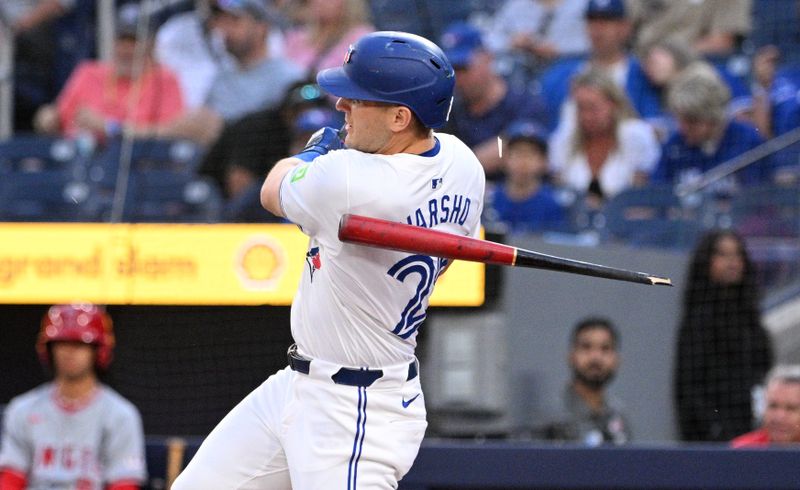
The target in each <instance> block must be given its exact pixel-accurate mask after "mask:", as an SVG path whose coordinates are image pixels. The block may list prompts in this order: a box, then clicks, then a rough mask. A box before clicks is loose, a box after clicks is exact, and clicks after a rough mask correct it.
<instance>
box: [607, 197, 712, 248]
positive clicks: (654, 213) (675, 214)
mask: <svg viewBox="0 0 800 490" xmlns="http://www.w3.org/2000/svg"><path fill="white" fill-rule="evenodd" d="M602 212H603V215H604V217H605V230H604V233H605V239H606V240H608V241H612V242H622V243H627V244H628V245H632V246H637V247H656V248H672V249H687V248H689V247H691V246H692V245H693V244H694V242H695V239H696V238H697V236H698V234H699V233H700V225H699V224H698V223H697V222H696V221H695V220H693V219H691V218H690V217H689V216H687V215H686V212H685V210H684V208H683V207H682V205H681V201H680V199H679V198H678V196H676V195H675V193H674V192H673V189H672V187H670V186H649V187H642V188H631V189H627V190H624V191H622V192H621V193H619V194H617V195H616V196H614V197H613V198H611V199H610V200H609V201H608V202H607V203H606V204H605V205H604V207H603V210H602Z"/></svg>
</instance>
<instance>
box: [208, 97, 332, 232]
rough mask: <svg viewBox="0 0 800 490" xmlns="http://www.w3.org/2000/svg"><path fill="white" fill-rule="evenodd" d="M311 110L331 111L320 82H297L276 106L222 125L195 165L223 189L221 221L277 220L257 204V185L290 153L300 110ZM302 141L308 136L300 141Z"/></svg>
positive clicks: (258, 198)
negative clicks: (214, 139)
mask: <svg viewBox="0 0 800 490" xmlns="http://www.w3.org/2000/svg"><path fill="white" fill-rule="evenodd" d="M312 109H315V110H323V111H324V110H327V111H332V109H331V107H330V105H329V99H328V98H327V97H325V96H324V95H323V94H322V91H321V90H320V88H319V86H317V85H316V84H307V83H302V82H301V83H297V84H295V85H294V86H293V88H292V89H291V90H289V93H288V95H287V96H286V98H285V99H284V101H283V103H282V104H281V106H280V107H279V108H277V109H267V110H263V111H257V112H254V113H251V114H248V115H247V116H245V117H243V118H242V119H240V120H238V121H236V122H234V123H232V124H229V125H228V126H226V127H225V129H224V130H223V131H222V134H221V135H220V137H219V139H217V141H215V142H214V144H213V145H212V146H211V147H210V148H209V150H208V152H207V153H206V155H205V158H204V159H203V162H202V164H201V166H200V172H201V173H203V174H205V175H208V176H210V177H212V178H213V179H214V180H215V181H217V183H218V184H219V186H220V188H221V189H222V190H223V195H224V196H225V199H226V206H225V212H224V216H223V219H224V220H225V221H232V222H263V221H277V218H276V217H274V216H272V215H270V214H269V213H268V212H266V211H264V208H263V207H262V206H261V202H260V196H259V194H260V189H261V184H263V181H264V175H266V174H267V173H268V172H269V170H270V169H271V168H272V165H273V164H274V163H275V162H276V161H278V160H279V159H280V158H281V157H282V156H283V155H286V154H289V151H290V147H291V145H292V144H293V142H294V141H296V138H297V136H296V135H295V133H294V129H295V127H296V124H297V122H298V118H299V117H300V115H301V114H303V113H304V112H305V111H308V110H312ZM335 121H336V122H335V123H334V125H335V126H336V127H338V126H340V125H341V122H340V121H341V119H340V118H339V117H337V118H336V119H335ZM323 122H327V121H323ZM304 128H305V129H308V128H307V126H305V127H304ZM307 141H308V137H306V139H304V140H303V141H302V143H300V144H301V145H302V146H305V144H306V142H307Z"/></svg>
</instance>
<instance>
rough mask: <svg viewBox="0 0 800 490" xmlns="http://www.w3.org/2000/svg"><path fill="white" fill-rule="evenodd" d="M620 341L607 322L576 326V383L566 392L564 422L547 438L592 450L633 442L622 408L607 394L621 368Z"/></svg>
mask: <svg viewBox="0 0 800 490" xmlns="http://www.w3.org/2000/svg"><path fill="white" fill-rule="evenodd" d="M618 339H619V335H618V334H617V331H616V328H615V327H614V325H613V324H612V323H611V321H610V320H608V319H605V318H586V319H585V320H582V321H581V322H579V323H578V324H577V325H576V326H575V329H574V330H573V333H572V341H571V347H570V353H569V365H570V367H571V368H572V380H571V381H570V383H569V384H568V385H567V387H566V389H565V391H564V398H563V403H564V406H563V412H562V415H561V418H560V420H558V421H557V422H555V423H553V424H551V425H550V426H549V427H548V428H547V431H546V436H547V438H549V439H556V440H566V441H577V442H582V443H584V444H586V445H589V446H597V445H600V444H603V443H610V444H623V443H626V442H628V441H630V439H631V434H630V427H629V425H628V422H627V420H626V418H625V415H624V414H623V413H622V404H621V402H620V401H619V400H617V399H616V398H614V397H613V396H610V395H609V394H608V393H607V392H606V387H607V386H608V384H609V383H610V382H611V380H612V379H613V378H614V375H615V374H616V372H617V368H618V367H619V353H618V350H617V349H618V344H619V341H618Z"/></svg>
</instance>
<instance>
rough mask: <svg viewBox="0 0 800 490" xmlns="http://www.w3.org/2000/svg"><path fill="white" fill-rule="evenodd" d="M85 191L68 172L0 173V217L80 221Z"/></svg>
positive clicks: (26, 219) (20, 219) (12, 219)
mask: <svg viewBox="0 0 800 490" xmlns="http://www.w3.org/2000/svg"><path fill="white" fill-rule="evenodd" d="M88 194H89V188H88V186H87V185H86V184H85V183H83V182H79V181H75V180H74V179H73V177H72V175H71V173H69V172H64V171H41V172H7V173H0V221H51V222H52V221H80V220H81V219H82V218H83V203H84V202H85V201H86V199H87V197H88Z"/></svg>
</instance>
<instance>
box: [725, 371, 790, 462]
mask: <svg viewBox="0 0 800 490" xmlns="http://www.w3.org/2000/svg"><path fill="white" fill-rule="evenodd" d="M766 385H767V387H766V392H765V398H766V400H765V407H764V416H763V421H762V423H761V427H760V428H759V429H757V430H754V431H752V432H748V433H746V434H742V435H740V436H738V437H736V438H735V439H733V440H732V441H731V446H733V447H735V448H752V447H766V446H792V445H796V444H800V365H782V366H775V367H774V368H772V370H771V371H770V372H769V374H767V379H766Z"/></svg>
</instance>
